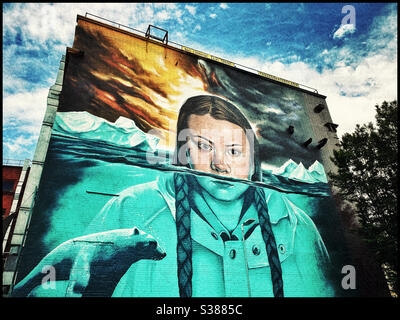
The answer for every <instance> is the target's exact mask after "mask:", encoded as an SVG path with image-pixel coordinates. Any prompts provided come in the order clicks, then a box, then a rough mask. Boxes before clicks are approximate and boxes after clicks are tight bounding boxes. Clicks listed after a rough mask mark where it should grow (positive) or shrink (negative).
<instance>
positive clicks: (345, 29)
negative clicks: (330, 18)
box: [333, 24, 356, 39]
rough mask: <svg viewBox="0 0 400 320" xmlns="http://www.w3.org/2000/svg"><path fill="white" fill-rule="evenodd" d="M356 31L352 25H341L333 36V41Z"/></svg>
mask: <svg viewBox="0 0 400 320" xmlns="http://www.w3.org/2000/svg"><path fill="white" fill-rule="evenodd" d="M355 31H356V27H355V25H354V24H342V25H341V26H340V27H339V29H337V30H336V31H335V33H334V34H333V39H341V38H343V37H344V36H345V35H347V34H352V33H354V32H355Z"/></svg>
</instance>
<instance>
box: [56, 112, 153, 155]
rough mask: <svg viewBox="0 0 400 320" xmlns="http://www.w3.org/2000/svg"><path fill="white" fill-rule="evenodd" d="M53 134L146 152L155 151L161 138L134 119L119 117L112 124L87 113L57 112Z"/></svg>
mask: <svg viewBox="0 0 400 320" xmlns="http://www.w3.org/2000/svg"><path fill="white" fill-rule="evenodd" d="M53 132H54V133H56V134H61V135H66V136H69V137H75V138H79V139H85V140H91V141H96V142H100V141H101V142H106V143H110V144H114V145H117V146H120V147H125V148H129V147H136V148H140V149H142V150H145V151H147V150H152V151H155V150H156V147H157V144H158V142H159V138H157V137H155V136H152V135H149V134H146V133H144V132H143V131H142V130H140V129H139V128H138V127H137V126H136V124H135V122H134V121H133V120H132V119H128V118H125V117H119V118H118V119H117V120H116V121H115V122H110V121H107V120H105V119H103V118H100V117H97V116H94V115H92V114H90V113H89V112H87V111H71V112H57V115H56V118H55V121H54V125H53Z"/></svg>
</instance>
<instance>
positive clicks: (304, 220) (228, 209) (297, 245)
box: [17, 95, 334, 297]
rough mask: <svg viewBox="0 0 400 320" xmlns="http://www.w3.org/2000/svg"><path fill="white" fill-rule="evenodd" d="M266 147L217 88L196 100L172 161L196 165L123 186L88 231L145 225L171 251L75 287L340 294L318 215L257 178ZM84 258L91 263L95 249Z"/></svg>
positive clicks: (148, 292)
mask: <svg viewBox="0 0 400 320" xmlns="http://www.w3.org/2000/svg"><path fill="white" fill-rule="evenodd" d="M258 153H259V148H258V143H257V138H256V136H255V134H254V131H253V130H252V127H251V125H250V123H249V122H248V120H247V119H246V117H245V116H244V115H243V114H242V113H241V112H240V110H239V109H238V108H237V107H236V106H235V105H233V104H232V103H231V102H229V101H227V100H225V99H222V98H220V97H218V96H213V95H199V96H194V97H191V98H189V99H187V100H186V102H185V103H184V104H183V105H182V107H181V109H180V112H179V117H178V123H177V140H176V148H175V153H174V161H173V162H174V164H175V165H176V166H179V167H187V168H189V169H193V170H194V171H191V170H177V171H176V172H173V173H172V174H171V173H170V172H169V173H167V174H160V177H159V178H158V179H157V180H156V181H151V182H148V183H144V184H140V185H135V186H132V187H130V188H128V189H125V190H123V191H122V192H121V193H120V194H119V196H118V197H116V198H114V199H112V200H110V201H109V202H108V203H107V204H106V205H105V206H104V208H103V209H102V210H101V212H100V213H99V214H98V215H97V216H96V218H95V219H94V220H93V222H92V223H91V225H90V226H89V227H88V229H87V231H86V234H93V233H96V234H98V235H100V236H101V233H102V232H106V231H107V232H109V231H112V230H121V229H125V228H132V227H136V228H138V229H139V230H141V231H143V232H145V234H149V235H151V236H152V237H154V238H155V239H156V240H157V242H158V244H159V246H160V247H161V248H162V249H163V250H164V251H165V253H166V256H165V257H164V258H163V259H161V260H159V259H151V257H150V259H149V258H148V257H147V258H144V259H142V260H140V259H139V260H138V259H134V258H133V257H129V256H127V257H124V258H122V259H120V260H118V261H114V263H115V264H118V265H119V266H121V265H126V266H125V269H124V273H123V274H120V275H119V276H117V277H115V276H114V277H111V276H110V274H107V272H108V273H110V272H114V271H115V268H114V269H113V268H111V269H110V268H97V269H96V272H97V273H104V274H93V272H92V270H94V269H90V271H88V274H90V275H89V276H90V277H93V278H95V277H96V278H99V279H113V280H112V281H108V282H107V286H104V285H100V284H99V285H98V286H96V285H90V286H87V287H86V288H85V287H82V283H86V284H87V283H88V281H83V282H82V281H79V279H78V281H77V283H80V288H79V290H75V289H74V290H73V291H75V292H79V293H80V294H81V295H83V296H90V295H97V296H99V295H100V296H101V295H111V294H112V295H113V296H123V297H134V296H142V297H163V296H180V297H209V296H214V297H224V296H226V297H234V296H238V297H248V296H261V297H272V296H275V297H283V296H288V297H289V296H301V297H308V296H332V295H334V292H333V289H332V287H331V285H330V283H329V281H328V280H327V278H326V270H325V268H326V266H328V265H329V256H328V253H327V251H326V249H325V246H324V243H323V241H322V239H321V237H320V235H319V233H318V231H317V229H316V227H315V225H314V223H313V222H312V220H311V219H310V218H309V217H308V216H307V214H305V213H304V212H303V211H302V210H301V209H299V208H298V207H296V206H295V205H294V204H293V203H291V202H290V201H289V200H287V199H286V197H285V196H284V195H282V194H280V193H278V192H276V191H273V190H269V189H267V188H263V187H260V186H259V184H257V185H256V184H255V183H252V182H261V181H262V179H261V177H262V172H261V165H260V161H259V154H258ZM202 173H206V174H202ZM107 234H108V236H109V235H110V234H109V233H107ZM111 234H112V233H111ZM115 235H116V236H118V233H115ZM100 236H98V238H97V239H101V237H100ZM107 239H108V240H107V241H110V239H109V238H107ZM111 242H112V241H111ZM76 243H78V242H76ZM93 245H96V244H93ZM107 254H109V253H107V250H104V253H102V254H100V255H99V254H98V253H97V255H96V259H97V261H96V263H97V264H99V265H101V262H102V260H104V261H109V260H110V259H109V258H107ZM49 255H51V253H50V254H49ZM85 259H86V262H87V261H89V265H91V262H90V259H91V257H90V255H89V256H87V257H86V258H85ZM75 265H76V264H75ZM73 268H74V266H72V269H71V271H70V274H72V273H73V272H74V270H73ZM110 270H111V271H110ZM112 270H114V271H112ZM114 273H115V272H114ZM29 277H31V278H34V276H33V275H32V274H29V275H28V276H27V278H29ZM72 280H73V279H71V278H70V279H69V281H72ZM74 281H75V280H74ZM21 283H23V284H26V283H27V280H26V279H24V280H23V281H21ZM91 283H93V281H92V282H91ZM67 287H68V285H67ZM17 288H18V286H17ZM102 288H106V289H104V291H103V292H102ZM60 295H65V292H64V293H60Z"/></svg>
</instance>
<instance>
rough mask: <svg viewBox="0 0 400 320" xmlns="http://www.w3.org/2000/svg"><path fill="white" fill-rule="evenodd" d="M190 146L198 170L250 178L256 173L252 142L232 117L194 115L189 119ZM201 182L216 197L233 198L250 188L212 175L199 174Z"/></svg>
mask: <svg viewBox="0 0 400 320" xmlns="http://www.w3.org/2000/svg"><path fill="white" fill-rule="evenodd" d="M188 129H189V130H188V132H189V133H188V142H187V146H188V150H189V157H190V159H189V160H190V162H191V166H192V168H193V169H195V170H199V171H203V172H207V173H212V174H217V175H220V176H224V177H232V178H238V179H250V177H251V175H252V174H253V168H252V161H251V159H252V156H253V152H252V151H253V145H252V143H251V142H250V141H249V140H248V139H247V136H246V134H245V132H244V130H243V129H242V128H241V127H240V126H238V125H236V124H233V123H231V122H229V121H226V120H217V119H215V118H213V117H212V116H211V115H209V114H206V115H191V116H190V117H189V119H188ZM196 179H197V181H198V182H199V184H200V185H201V186H202V187H203V188H204V189H205V190H206V191H207V192H208V193H209V194H210V195H211V196H213V197H214V198H216V199H219V200H224V201H231V200H234V199H237V198H238V197H240V196H241V195H242V194H243V192H244V191H246V189H247V188H248V185H246V184H242V183H235V184H233V183H231V182H229V181H226V180H217V179H212V178H209V177H200V176H197V177H196Z"/></svg>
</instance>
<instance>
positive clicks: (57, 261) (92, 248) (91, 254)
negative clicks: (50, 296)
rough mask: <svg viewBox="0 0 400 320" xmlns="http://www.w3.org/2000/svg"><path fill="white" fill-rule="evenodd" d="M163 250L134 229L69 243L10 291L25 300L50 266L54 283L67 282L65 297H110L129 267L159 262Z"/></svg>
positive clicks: (111, 232)
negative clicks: (52, 269)
mask: <svg viewBox="0 0 400 320" xmlns="http://www.w3.org/2000/svg"><path fill="white" fill-rule="evenodd" d="M165 256H166V253H165V251H164V250H163V249H162V248H161V247H160V246H159V244H158V242H157V241H156V239H154V237H152V236H151V235H149V234H147V233H145V232H143V231H141V230H139V229H138V228H136V227H134V228H131V229H118V230H111V231H106V232H100V233H94V234H90V235H86V236H82V237H78V238H74V239H71V240H68V241H66V242H64V243H62V244H61V245H59V246H58V247H56V248H55V249H54V250H52V251H51V252H50V253H49V254H48V255H46V256H45V257H44V258H43V259H42V260H41V261H40V263H39V264H38V265H37V266H36V267H35V268H34V269H33V270H32V271H31V272H30V273H29V274H28V275H27V276H26V277H25V278H24V279H23V280H21V281H20V282H19V283H18V284H17V285H16V286H15V287H14V289H13V291H12V296H14V297H18V296H19V297H21V296H22V297H26V296H28V295H29V294H30V293H31V291H32V290H33V289H35V288H36V287H37V286H39V285H40V284H41V283H42V279H43V277H44V275H43V273H42V270H43V268H44V267H45V266H52V267H53V268H54V270H55V281H69V284H70V285H69V286H68V289H67V290H66V292H65V296H67V297H81V296H103V297H107V296H111V295H112V293H113V291H114V289H115V286H116V285H117V284H118V282H119V280H120V279H121V277H122V276H123V275H124V274H125V273H126V271H127V270H128V269H129V267H130V266H131V265H132V264H133V263H135V262H136V261H138V260H141V259H152V260H161V259H163V258H164V257H165Z"/></svg>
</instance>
